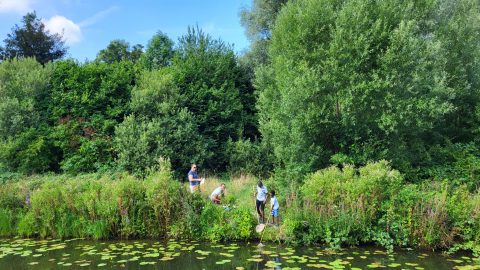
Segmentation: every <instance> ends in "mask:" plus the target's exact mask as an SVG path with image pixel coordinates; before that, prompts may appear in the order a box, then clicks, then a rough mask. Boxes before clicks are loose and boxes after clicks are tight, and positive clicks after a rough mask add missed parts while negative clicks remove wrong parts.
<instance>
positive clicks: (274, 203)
mask: <svg viewBox="0 0 480 270" xmlns="http://www.w3.org/2000/svg"><path fill="white" fill-rule="evenodd" d="M279 209H280V205H279V204H278V200H277V197H276V196H275V190H271V191H270V210H271V212H272V223H273V224H274V225H276V226H278V223H279V222H278V210H279ZM275 218H276V219H275ZM275 220H276V221H277V222H275Z"/></svg>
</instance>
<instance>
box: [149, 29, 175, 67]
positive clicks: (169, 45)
mask: <svg viewBox="0 0 480 270" xmlns="http://www.w3.org/2000/svg"><path fill="white" fill-rule="evenodd" d="M173 45H174V44H173V41H172V40H171V39H170V38H169V37H168V36H167V35H166V34H164V33H162V32H160V31H159V32H157V33H156V34H155V35H154V36H153V37H152V39H151V40H150V41H149V42H148V44H147V49H146V50H145V53H144V54H143V56H142V63H143V65H144V66H145V67H146V68H147V69H148V70H154V69H158V68H160V67H165V66H168V65H170V64H171V63H172V59H173V53H174V50H173Z"/></svg>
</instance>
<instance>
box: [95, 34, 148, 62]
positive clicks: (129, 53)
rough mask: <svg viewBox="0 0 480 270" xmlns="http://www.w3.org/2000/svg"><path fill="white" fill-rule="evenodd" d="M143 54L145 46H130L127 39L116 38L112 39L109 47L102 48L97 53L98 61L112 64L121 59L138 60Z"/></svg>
mask: <svg viewBox="0 0 480 270" xmlns="http://www.w3.org/2000/svg"><path fill="white" fill-rule="evenodd" d="M142 54H143V46H142V45H140V44H136V45H134V46H133V47H132V48H130V44H129V43H128V42H126V41H125V40H121V39H115V40H112V41H110V43H109V44H108V46H107V48H105V49H102V50H100V52H99V53H98V54H97V58H96V60H97V61H100V62H104V63H107V64H112V63H115V62H120V61H124V60H126V61H132V62H134V63H135V62H136V61H138V60H139V59H140V57H141V55H142Z"/></svg>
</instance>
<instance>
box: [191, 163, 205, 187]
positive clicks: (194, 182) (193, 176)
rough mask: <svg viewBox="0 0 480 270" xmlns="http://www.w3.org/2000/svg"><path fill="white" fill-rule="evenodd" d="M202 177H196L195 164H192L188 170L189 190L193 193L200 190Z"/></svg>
mask: <svg viewBox="0 0 480 270" xmlns="http://www.w3.org/2000/svg"><path fill="white" fill-rule="evenodd" d="M202 180H203V179H201V178H199V177H198V173H197V165H196V164H192V168H191V169H190V171H189V172H188V181H189V182H190V192H191V193H194V192H196V191H200V182H201V181H202Z"/></svg>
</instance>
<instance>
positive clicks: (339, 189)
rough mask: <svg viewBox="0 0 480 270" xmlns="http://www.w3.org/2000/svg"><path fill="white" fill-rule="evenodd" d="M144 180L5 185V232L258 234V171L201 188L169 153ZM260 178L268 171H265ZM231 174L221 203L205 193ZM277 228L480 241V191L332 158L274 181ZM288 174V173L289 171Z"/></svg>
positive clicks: (420, 240) (361, 238)
mask: <svg viewBox="0 0 480 270" xmlns="http://www.w3.org/2000/svg"><path fill="white" fill-rule="evenodd" d="M160 168H161V169H160V171H158V172H155V173H152V174H151V175H149V176H148V177H146V178H145V179H144V180H140V179H137V178H135V177H133V176H131V175H128V174H112V175H97V174H89V175H80V176H76V177H70V176H66V175H59V176H52V175H50V176H48V175H47V176H35V177H30V178H25V179H22V180H19V181H15V182H9V183H5V184H2V185H0V236H12V235H20V236H27V237H31V236H36V237H61V238H69V237H87V238H92V239H107V238H122V239H125V238H177V239H196V240H207V241H213V242H216V241H228V240H251V239H255V238H257V237H258V234H256V233H255V232H254V230H253V229H254V226H255V224H256V218H255V215H256V213H255V208H254V207H255V199H254V196H253V195H254V187H255V185H256V183H257V181H258V178H255V177H252V176H248V175H237V176H231V177H229V178H222V179H220V178H216V177H208V178H207V181H206V183H205V184H204V185H202V189H201V192H200V193H196V194H191V193H190V192H189V189H188V183H186V184H181V183H180V182H179V181H177V180H175V179H174V176H173V174H172V170H171V169H170V167H169V164H168V163H163V164H162V165H161V166H160ZM263 180H264V179H263ZM222 182H223V183H225V184H226V198H225V200H224V202H225V203H226V204H228V207H229V208H228V209H227V210H225V209H224V208H223V207H221V206H217V205H214V204H213V203H211V202H210V201H209V200H208V199H207V197H208V195H210V193H211V192H212V191H213V190H214V189H215V188H216V187H218V186H219V185H220V184H221V183H222ZM264 182H265V184H266V185H267V187H268V188H269V190H271V189H276V190H277V194H278V195H277V196H278V198H279V201H280V205H281V206H280V220H281V226H280V228H271V227H268V228H267V230H266V232H265V235H264V239H265V240H271V241H287V242H289V243H297V244H316V243H326V244H328V245H331V246H332V247H340V246H344V245H356V244H360V243H376V244H377V245H381V246H385V247H387V248H392V247H395V246H401V247H422V248H442V249H445V248H450V249H452V250H456V249H470V250H474V251H480V192H479V191H476V192H471V191H470V190H469V188H468V187H467V186H454V185H451V184H449V183H450V182H435V181H431V182H424V183H421V184H412V183H407V182H405V181H404V179H403V177H402V175H401V174H400V173H399V172H398V171H395V170H393V169H391V168H390V167H389V165H388V163H387V162H384V161H381V162H377V163H371V164H367V165H366V166H364V167H362V168H354V167H352V166H348V165H346V166H344V167H343V168H342V169H339V168H337V167H331V168H327V169H324V170H321V171H318V172H316V173H312V174H310V175H307V176H306V177H305V179H304V182H303V184H302V185H300V186H298V185H295V184H294V183H292V184H289V185H287V186H285V185H278V183H279V181H277V179H275V178H272V179H268V180H265V181H264ZM282 182H286V183H288V179H283V181H282Z"/></svg>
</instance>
